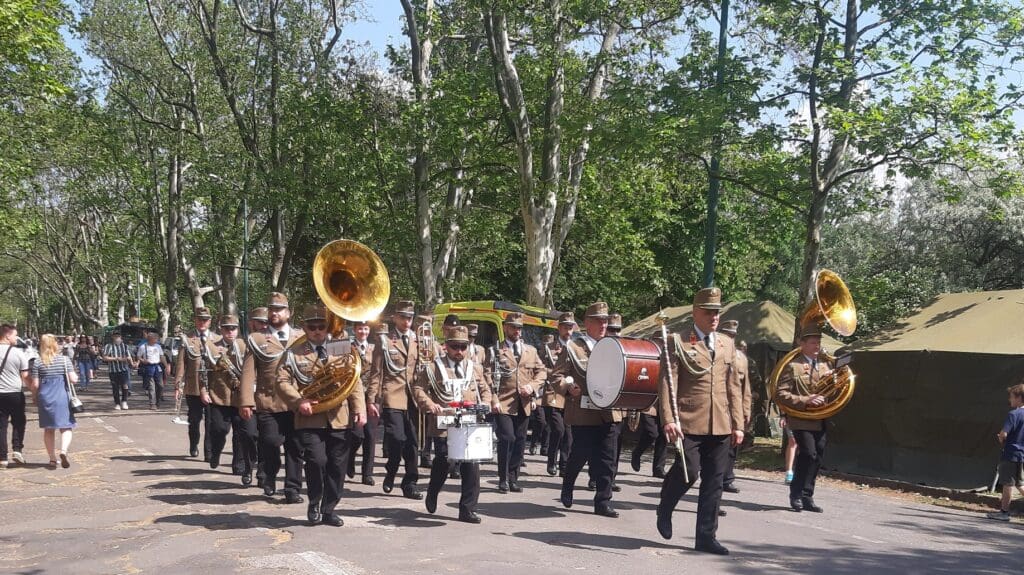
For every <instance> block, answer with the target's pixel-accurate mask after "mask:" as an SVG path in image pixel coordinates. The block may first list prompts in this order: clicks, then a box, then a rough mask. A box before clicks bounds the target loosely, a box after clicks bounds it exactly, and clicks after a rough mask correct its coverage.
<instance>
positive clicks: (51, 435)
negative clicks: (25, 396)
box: [31, 333, 78, 469]
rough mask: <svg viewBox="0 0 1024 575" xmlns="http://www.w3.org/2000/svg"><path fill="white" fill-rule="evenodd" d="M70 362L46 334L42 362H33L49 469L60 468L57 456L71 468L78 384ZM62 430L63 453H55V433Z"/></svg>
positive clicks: (64, 466) (42, 349) (33, 387)
mask: <svg viewBox="0 0 1024 575" xmlns="http://www.w3.org/2000/svg"><path fill="white" fill-rule="evenodd" d="M72 367H73V366H72V363H71V360H70V359H68V357H67V356H65V355H62V354H61V353H60V350H59V348H58V347H57V340H56V338H54V337H53V335H52V334H49V333H47V334H43V337H42V339H41V340H40V341H39V361H35V362H32V369H31V371H32V383H31V388H32V393H33V395H34V397H35V402H36V405H37V406H39V427H40V428H41V429H43V430H44V432H43V443H44V444H45V445H46V453H47V454H48V455H49V456H50V464H49V465H48V466H47V468H48V469H57V457H58V456H59V457H60V465H61V467H63V468H65V469H67V468H68V467H71V461H70V460H69V459H68V448H70V447H71V430H72V429H74V428H75V414H74V413H71V408H70V406H69V402H70V400H71V393H70V392H69V389H70V387H71V386H72V385H74V384H76V383H78V376H77V375H76V374H75V372H74V371H73V370H72ZM57 430H60V451H59V452H55V451H54V449H55V447H56V446H55V439H56V437H55V436H56V432H57Z"/></svg>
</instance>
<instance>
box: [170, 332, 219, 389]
mask: <svg viewBox="0 0 1024 575" xmlns="http://www.w3.org/2000/svg"><path fill="white" fill-rule="evenodd" d="M219 341H220V336H219V335H217V334H215V333H212V332H211V333H210V334H208V335H207V337H206V353H208V354H210V356H211V357H217V352H216V347H215V346H216V344H217V343H218V342H219ZM200 348H201V343H200V337H199V333H198V332H196V331H195V330H193V331H192V333H190V334H189V335H187V336H182V338H181V349H180V350H178V359H177V360H176V361H175V367H174V374H175V378H176V380H177V382H178V384H179V385H180V383H181V382H182V381H184V382H185V389H184V394H185V395H195V396H199V395H201V394H202V389H201V388H202V384H201V383H200V382H199V371H200V368H201V366H202V361H203V358H202V355H201V352H200ZM210 367H211V368H212V367H213V366H210Z"/></svg>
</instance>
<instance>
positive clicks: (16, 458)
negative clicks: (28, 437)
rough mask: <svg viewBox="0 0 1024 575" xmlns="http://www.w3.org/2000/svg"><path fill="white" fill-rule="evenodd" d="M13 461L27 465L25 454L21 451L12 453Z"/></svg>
mask: <svg viewBox="0 0 1024 575" xmlns="http://www.w3.org/2000/svg"><path fill="white" fill-rule="evenodd" d="M11 461H13V462H14V463H17V464H19V465H25V456H24V455H22V454H21V452H20V451H15V452H13V453H11Z"/></svg>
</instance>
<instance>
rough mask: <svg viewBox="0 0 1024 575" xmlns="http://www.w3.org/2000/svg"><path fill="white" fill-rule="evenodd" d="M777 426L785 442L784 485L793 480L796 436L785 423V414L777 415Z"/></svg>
mask: <svg viewBox="0 0 1024 575" xmlns="http://www.w3.org/2000/svg"><path fill="white" fill-rule="evenodd" d="M779 427H781V428H782V435H783V439H784V441H785V442H786V456H785V457H786V485H789V484H790V483H792V482H793V462H794V461H796V437H795V436H794V435H793V430H792V429H790V428H789V426H788V425H786V415H785V414H782V415H780V416H779Z"/></svg>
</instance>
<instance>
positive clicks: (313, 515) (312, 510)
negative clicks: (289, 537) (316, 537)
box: [306, 503, 321, 525]
mask: <svg viewBox="0 0 1024 575" xmlns="http://www.w3.org/2000/svg"><path fill="white" fill-rule="evenodd" d="M306 519H308V520H309V524H310V525H316V524H317V523H320V519H321V516H320V504H319V503H310V504H309V507H308V508H307V509H306Z"/></svg>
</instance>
